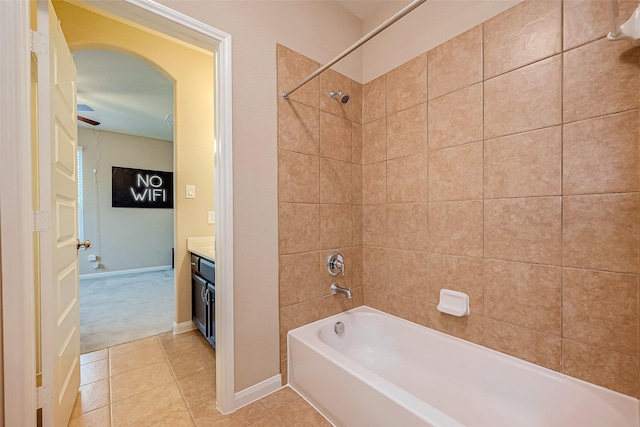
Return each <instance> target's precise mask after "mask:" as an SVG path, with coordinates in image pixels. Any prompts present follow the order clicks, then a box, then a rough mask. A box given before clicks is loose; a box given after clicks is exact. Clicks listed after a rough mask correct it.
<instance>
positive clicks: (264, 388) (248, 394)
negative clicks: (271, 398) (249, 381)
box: [235, 374, 282, 409]
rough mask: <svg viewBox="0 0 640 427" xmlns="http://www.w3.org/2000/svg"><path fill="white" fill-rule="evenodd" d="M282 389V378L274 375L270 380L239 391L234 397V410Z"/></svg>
mask: <svg viewBox="0 0 640 427" xmlns="http://www.w3.org/2000/svg"><path fill="white" fill-rule="evenodd" d="M281 388H282V376H281V375H280V374H278V375H274V376H272V377H271V378H267V379H266V380H264V381H262V382H259V383H258V384H254V385H252V386H251V387H247V388H245V389H244V390H242V391H239V392H237V393H236V395H235V400H236V409H239V408H241V407H243V406H245V405H248V404H249V403H251V402H255V401H256V400H259V399H262V398H263V397H265V396H267V395H269V394H271V393H273V392H276V391H278V390H280V389H281Z"/></svg>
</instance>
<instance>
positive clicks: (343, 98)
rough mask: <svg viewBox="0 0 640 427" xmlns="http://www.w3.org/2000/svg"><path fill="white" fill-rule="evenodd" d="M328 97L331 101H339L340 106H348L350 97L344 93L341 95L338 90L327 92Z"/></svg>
mask: <svg viewBox="0 0 640 427" xmlns="http://www.w3.org/2000/svg"><path fill="white" fill-rule="evenodd" d="M329 96H331V97H332V98H333V99H337V100H338V101H340V104H348V103H349V101H350V100H351V96H350V95H347V94H346V93H342V92H340V91H339V90H332V91H331V92H329Z"/></svg>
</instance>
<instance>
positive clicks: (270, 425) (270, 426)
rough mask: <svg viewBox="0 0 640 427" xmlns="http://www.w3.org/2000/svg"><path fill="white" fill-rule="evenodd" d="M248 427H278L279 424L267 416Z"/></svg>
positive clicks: (271, 416)
mask: <svg viewBox="0 0 640 427" xmlns="http://www.w3.org/2000/svg"><path fill="white" fill-rule="evenodd" d="M248 427H280V423H279V422H278V421H277V420H276V419H275V417H274V416H273V415H267V416H266V417H262V418H260V419H259V420H258V421H255V422H253V423H251V424H249V425H248Z"/></svg>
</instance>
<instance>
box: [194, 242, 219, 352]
mask: <svg viewBox="0 0 640 427" xmlns="http://www.w3.org/2000/svg"><path fill="white" fill-rule="evenodd" d="M215 272H216V264H215V261H213V260H210V259H207V258H204V257H201V256H198V255H196V254H193V253H192V254H191V312H192V319H193V322H194V323H195V324H196V326H198V329H199V330H200V332H202V334H203V335H204V336H205V338H206V339H207V341H209V343H210V344H211V345H212V346H213V348H215V347H216V307H215V301H216V286H215V280H216V274H215Z"/></svg>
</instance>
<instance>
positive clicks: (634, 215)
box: [563, 193, 640, 273]
mask: <svg viewBox="0 0 640 427" xmlns="http://www.w3.org/2000/svg"><path fill="white" fill-rule="evenodd" d="M639 224H640V221H639V212H638V194H637V193H623V194H599V195H589V196H566V197H565V198H564V221H563V238H564V265H566V266H571V267H581V268H589V269H596V270H609V271H619V272H626V273H637V272H638V230H639Z"/></svg>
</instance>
